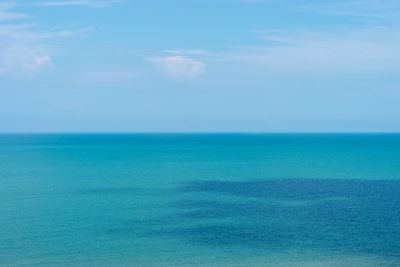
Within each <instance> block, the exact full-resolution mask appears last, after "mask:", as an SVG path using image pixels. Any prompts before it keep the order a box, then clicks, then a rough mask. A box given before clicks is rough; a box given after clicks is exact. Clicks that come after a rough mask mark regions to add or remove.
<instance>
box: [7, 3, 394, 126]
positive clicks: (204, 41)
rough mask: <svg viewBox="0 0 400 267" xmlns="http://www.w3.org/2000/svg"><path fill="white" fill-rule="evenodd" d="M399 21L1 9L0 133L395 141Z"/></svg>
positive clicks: (244, 12)
mask: <svg viewBox="0 0 400 267" xmlns="http://www.w3.org/2000/svg"><path fill="white" fill-rule="evenodd" d="M399 12H400V2H399V1H394V0H387V1H380V0H347V1H344V0H343V1H342V0H334V1H329V3H327V1H310V0H300V1H289V0H281V1H273V0H271V1H261V0H260V1H245V0H243V1H240V0H204V1H152V0H149V1H133V0H132V1H129V0H125V1H123V0H122V1H111V0H110V1H107V0H103V1H100V0H99V1H97V0H85V1H83V0H74V1H70V0H63V1H52V0H48V1H46V0H44V1H23V0H20V1H5V2H3V1H2V2H1V3H0V132H5V133H7V132H399V131H400V104H399V103H400V49H399V48H400V30H399V29H400V17H399V16H398V14H399Z"/></svg>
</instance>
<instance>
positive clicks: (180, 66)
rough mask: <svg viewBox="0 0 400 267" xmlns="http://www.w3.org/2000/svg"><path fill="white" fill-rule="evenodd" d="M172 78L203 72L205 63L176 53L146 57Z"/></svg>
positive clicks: (196, 74) (191, 76) (190, 76)
mask: <svg viewBox="0 0 400 267" xmlns="http://www.w3.org/2000/svg"><path fill="white" fill-rule="evenodd" d="M146 60H147V61H148V62H151V63H153V64H155V65H157V66H158V67H160V68H161V69H162V70H164V71H165V72H166V73H167V74H168V75H170V76H171V77H173V78H194V77H196V76H198V75H199V74H202V73H203V72H204V68H205V66H206V64H205V63H203V62H200V61H196V60H194V59H192V58H189V57H185V56H181V55H176V56H167V57H153V58H148V59H146Z"/></svg>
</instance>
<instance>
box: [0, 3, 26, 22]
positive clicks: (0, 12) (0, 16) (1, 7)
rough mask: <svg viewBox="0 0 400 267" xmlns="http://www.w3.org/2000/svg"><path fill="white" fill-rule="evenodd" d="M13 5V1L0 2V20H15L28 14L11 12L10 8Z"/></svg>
mask: <svg viewBox="0 0 400 267" xmlns="http://www.w3.org/2000/svg"><path fill="white" fill-rule="evenodd" d="M14 7H15V3H14V2H5V3H0V21H2V20H15V19H24V18H27V17H28V16H27V15H26V14H24V13H16V12H11V11H10V10H11V9H12V8H14Z"/></svg>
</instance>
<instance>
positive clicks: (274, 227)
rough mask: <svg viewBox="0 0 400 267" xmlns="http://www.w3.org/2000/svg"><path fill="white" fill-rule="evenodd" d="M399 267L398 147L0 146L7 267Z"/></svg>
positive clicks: (8, 142) (97, 141) (177, 141)
mask: <svg viewBox="0 0 400 267" xmlns="http://www.w3.org/2000/svg"><path fill="white" fill-rule="evenodd" d="M24 265H25V266H35V265H36V266H400V135H394V134H364V135H363V134H325V135H322V134H321V135H320V134H308V135H307V134H132V135H130V134H107V135H106V134H104V135H103V134H93V135H91V134H79V135H78V134H76V135H75V134H69V135H61V134H57V135H0V266H24Z"/></svg>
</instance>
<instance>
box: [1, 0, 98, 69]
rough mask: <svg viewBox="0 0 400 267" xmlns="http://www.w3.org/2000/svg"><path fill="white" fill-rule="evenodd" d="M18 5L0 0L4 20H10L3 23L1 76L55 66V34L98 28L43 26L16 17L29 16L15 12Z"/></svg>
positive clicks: (81, 33) (85, 32)
mask: <svg viewBox="0 0 400 267" xmlns="http://www.w3.org/2000/svg"><path fill="white" fill-rule="evenodd" d="M15 7H16V5H15V4H14V3H11V2H7V3H0V20H1V19H2V20H7V23H4V22H3V23H2V24H0V76H4V75H13V76H15V75H17V76H24V75H29V74H31V73H34V72H36V71H37V70H40V69H43V68H46V67H49V66H52V65H53V63H52V58H51V57H52V52H53V49H52V48H51V46H50V45H49V44H50V43H51V42H52V41H53V40H54V39H55V38H60V37H71V36H78V37H84V36H87V35H88V33H90V32H92V31H93V30H94V27H92V26H90V27H83V28H78V29H76V30H69V29H62V28H61V29H60V28H56V29H55V28H53V29H47V30H39V29H38V27H37V26H38V25H37V24H36V23H35V22H32V21H31V20H30V21H29V23H20V22H19V21H14V20H16V19H21V18H26V17H28V16H27V15H25V14H22V13H15V12H13V8H15Z"/></svg>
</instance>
